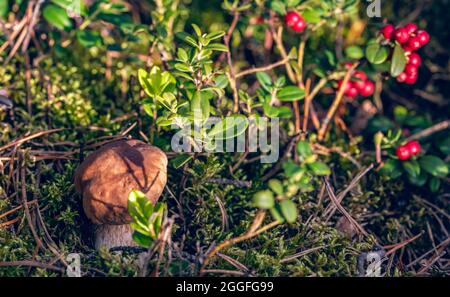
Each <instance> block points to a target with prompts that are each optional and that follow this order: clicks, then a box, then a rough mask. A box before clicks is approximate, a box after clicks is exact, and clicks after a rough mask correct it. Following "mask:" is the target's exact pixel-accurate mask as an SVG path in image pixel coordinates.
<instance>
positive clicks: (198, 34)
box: [191, 24, 202, 37]
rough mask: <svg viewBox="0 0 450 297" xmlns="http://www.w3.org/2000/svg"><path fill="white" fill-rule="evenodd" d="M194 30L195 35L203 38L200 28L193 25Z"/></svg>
mask: <svg viewBox="0 0 450 297" xmlns="http://www.w3.org/2000/svg"><path fill="white" fill-rule="evenodd" d="M191 26H192V28H193V29H194V31H195V34H197V36H198V37H201V36H202V30H201V29H200V27H199V26H197V25H196V24H191Z"/></svg>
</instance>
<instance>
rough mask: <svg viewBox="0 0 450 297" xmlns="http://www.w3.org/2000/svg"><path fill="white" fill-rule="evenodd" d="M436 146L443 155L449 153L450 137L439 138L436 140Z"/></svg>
mask: <svg viewBox="0 0 450 297" xmlns="http://www.w3.org/2000/svg"><path fill="white" fill-rule="evenodd" d="M438 148H439V150H440V151H441V152H442V153H444V154H445V155H450V137H446V138H444V139H441V140H440V141H439V142H438Z"/></svg>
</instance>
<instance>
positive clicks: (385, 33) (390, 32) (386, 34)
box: [380, 24, 395, 40]
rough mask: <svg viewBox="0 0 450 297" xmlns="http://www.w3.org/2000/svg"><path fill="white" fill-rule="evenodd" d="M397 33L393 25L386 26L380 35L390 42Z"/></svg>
mask: <svg viewBox="0 0 450 297" xmlns="http://www.w3.org/2000/svg"><path fill="white" fill-rule="evenodd" d="M394 31H395V27H394V25H392V24H387V25H386V26H384V27H383V28H382V29H381V31H380V33H381V34H382V35H383V36H384V38H386V39H388V40H390V39H392V35H393V34H394Z"/></svg>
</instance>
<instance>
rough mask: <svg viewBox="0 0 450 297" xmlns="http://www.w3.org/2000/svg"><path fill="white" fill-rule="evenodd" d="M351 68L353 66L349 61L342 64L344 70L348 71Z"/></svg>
mask: <svg viewBox="0 0 450 297" xmlns="http://www.w3.org/2000/svg"><path fill="white" fill-rule="evenodd" d="M352 66H353V63H352V62H350V61H347V62H344V67H345V69H347V70H348V69H350V68H352Z"/></svg>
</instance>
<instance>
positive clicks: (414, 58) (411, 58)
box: [408, 53, 422, 67]
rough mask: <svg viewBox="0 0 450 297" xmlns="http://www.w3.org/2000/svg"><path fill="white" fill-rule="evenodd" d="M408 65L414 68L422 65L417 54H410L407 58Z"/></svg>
mask: <svg viewBox="0 0 450 297" xmlns="http://www.w3.org/2000/svg"><path fill="white" fill-rule="evenodd" d="M408 63H409V64H411V65H414V66H416V67H419V66H420V64H422V59H421V58H420V56H419V54H417V53H412V54H411V55H410V56H409V60H408Z"/></svg>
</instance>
